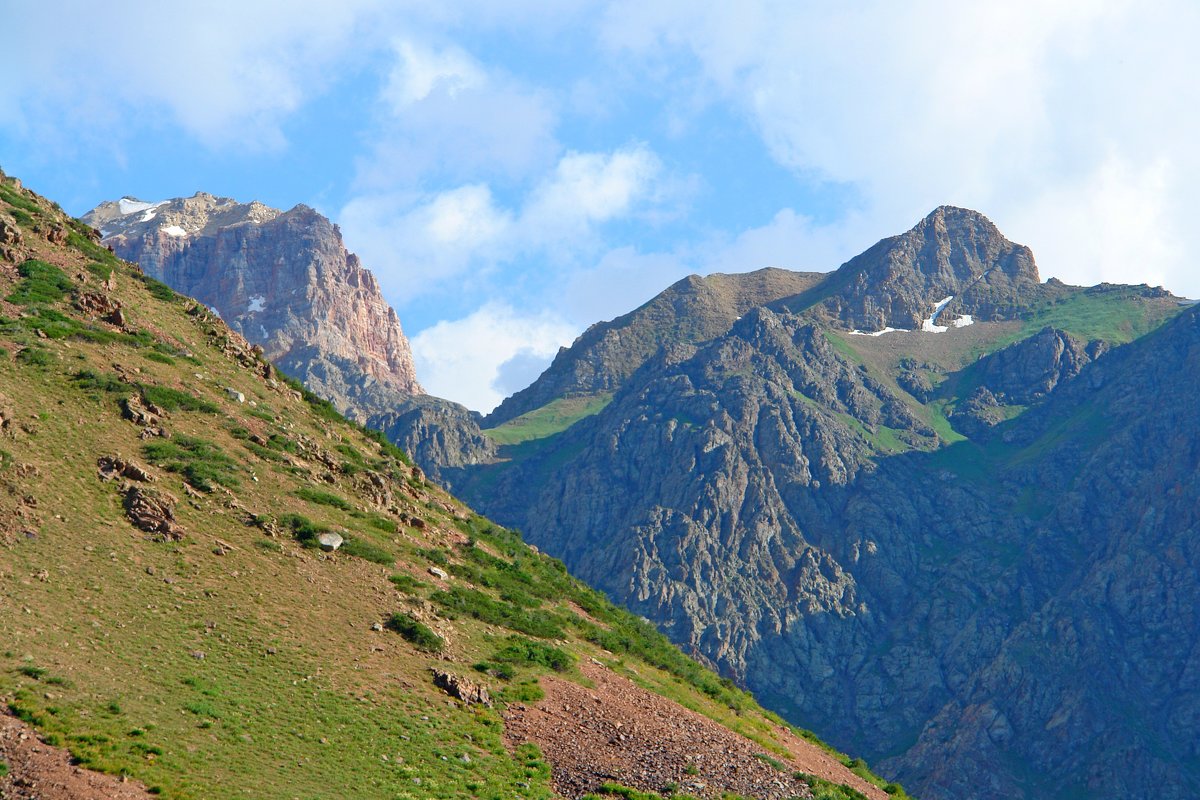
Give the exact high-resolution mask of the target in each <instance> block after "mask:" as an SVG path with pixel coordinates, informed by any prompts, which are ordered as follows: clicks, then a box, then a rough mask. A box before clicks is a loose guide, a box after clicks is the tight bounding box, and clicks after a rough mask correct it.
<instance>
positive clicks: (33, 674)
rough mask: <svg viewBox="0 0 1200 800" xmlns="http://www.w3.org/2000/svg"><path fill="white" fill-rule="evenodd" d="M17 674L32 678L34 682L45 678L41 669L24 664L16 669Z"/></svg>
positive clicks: (44, 671)
mask: <svg viewBox="0 0 1200 800" xmlns="http://www.w3.org/2000/svg"><path fill="white" fill-rule="evenodd" d="M17 672H19V673H21V674H22V675H24V676H25V677H26V678H33V679H34V680H35V681H40V680H41V679H42V678H44V677H46V670H44V669H42V668H41V667H35V666H33V665H31V664H25V665H23V666H21V667H18V668H17Z"/></svg>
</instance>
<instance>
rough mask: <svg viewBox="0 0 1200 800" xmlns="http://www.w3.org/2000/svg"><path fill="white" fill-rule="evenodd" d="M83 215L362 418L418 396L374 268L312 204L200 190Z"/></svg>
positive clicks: (115, 244) (111, 241)
mask: <svg viewBox="0 0 1200 800" xmlns="http://www.w3.org/2000/svg"><path fill="white" fill-rule="evenodd" d="M83 220H84V221H85V222H87V223H88V224H89V225H91V226H93V227H95V228H98V229H99V230H100V232H101V235H102V236H103V237H104V238H103V240H102V241H103V242H104V243H105V244H107V245H109V246H111V247H112V248H113V249H114V250H115V251H116V253H117V254H118V255H119V256H121V257H122V258H125V259H128V260H130V261H136V262H137V263H138V264H139V265H140V266H141V267H142V269H143V270H145V272H146V273H147V274H148V275H150V276H152V277H154V278H156V279H158V280H161V281H163V282H164V283H166V284H168V285H170V286H171V287H172V288H174V289H176V290H178V291H181V292H184V293H185V294H189V295H192V296H193V297H196V298H197V299H199V300H201V301H203V302H204V303H205V304H207V305H208V306H210V307H212V308H214V309H215V310H216V311H217V312H218V313H219V314H220V315H221V316H222V318H224V319H225V321H226V322H227V323H228V324H229V325H230V326H231V327H232V328H234V330H236V331H238V332H239V333H241V334H242V335H243V336H245V337H246V338H247V339H249V340H250V341H251V342H252V343H254V344H258V345H260V346H262V348H263V349H264V351H265V352H266V355H267V357H268V358H270V359H271V360H272V361H274V362H275V363H276V364H278V365H279V366H280V368H281V369H283V370H284V371H286V372H288V373H290V374H291V375H294V376H295V377H298V378H301V379H302V380H304V381H305V382H306V383H307V384H308V385H309V386H310V387H311V388H312V389H313V391H315V392H317V393H318V394H320V395H322V396H323V397H326V398H328V399H330V400H331V401H333V402H334V404H335V405H337V406H338V408H339V409H340V410H342V411H343V412H345V413H349V414H350V415H352V416H354V417H356V418H358V419H360V420H365V419H366V418H367V417H368V416H370V415H371V414H373V413H377V412H378V411H379V410H380V409H381V408H383V407H390V406H391V405H392V404H393V403H395V402H397V401H398V400H399V399H402V398H405V397H409V396H412V395H415V394H421V393H423V390H422V389H421V386H420V384H419V383H418V382H417V378H416V369H415V367H414V365H413V360H412V351H411V349H410V347H409V343H408V339H407V338H406V337H405V335H404V332H403V330H402V329H401V327H400V321H399V319H398V318H397V317H396V312H395V311H394V310H393V309H392V308H391V306H389V305H388V303H387V302H386V301H385V300H384V298H383V293H382V292H381V290H380V288H379V284H378V282H377V281H376V280H375V276H374V275H372V274H371V272H370V271H368V270H367V269H365V268H364V267H363V266H362V264H361V263H360V261H359V259H358V256H356V255H354V254H353V253H350V252H348V251H347V250H346V247H345V245H344V244H343V242H342V236H341V232H340V231H339V230H338V228H337V226H336V225H334V224H333V223H332V222H330V221H329V220H328V219H327V218H325V217H324V216H323V215H321V214H320V213H319V212H317V211H316V210H314V209H312V208H310V207H309V206H305V205H297V206H295V207H293V208H292V209H291V210H289V211H280V210H279V209H275V208H271V207H269V206H267V205H264V204H263V203H260V202H257V201H254V202H250V203H240V202H238V201H237V200H234V199H232V198H228V197H217V196H216V195H213V194H209V193H208V192H196V193H195V194H194V195H192V196H191V197H183V198H174V199H171V200H162V201H158V202H144V201H141V200H138V199H136V198H133V197H124V198H121V199H120V200H115V201H108V202H105V203H101V204H100V205H99V206H97V207H96V208H95V209H93V210H92V211H90V212H88V213H87V214H86V215H84V217H83Z"/></svg>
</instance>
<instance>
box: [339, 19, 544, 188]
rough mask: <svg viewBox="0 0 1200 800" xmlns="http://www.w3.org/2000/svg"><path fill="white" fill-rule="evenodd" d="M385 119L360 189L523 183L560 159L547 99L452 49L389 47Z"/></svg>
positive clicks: (400, 42) (363, 162)
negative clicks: (450, 184)
mask: <svg viewBox="0 0 1200 800" xmlns="http://www.w3.org/2000/svg"><path fill="white" fill-rule="evenodd" d="M391 59H392V66H391V71H390V73H389V76H388V79H387V82H386V84H385V86H384V88H383V89H382V91H381V93H380V98H379V100H380V107H381V112H382V113H381V115H380V116H381V118H380V120H379V121H378V122H377V124H376V130H375V131H374V132H373V133H372V136H371V140H372V144H371V147H370V150H369V151H368V152H367V153H366V154H365V155H364V156H363V157H361V158H360V160H359V168H358V175H357V178H356V183H357V188H358V190H359V191H362V192H370V191H376V192H377V191H394V190H395V189H396V188H397V187H403V188H415V187H417V186H428V185H430V184H431V183H432V184H434V185H445V184H447V183H453V182H456V181H470V182H477V181H481V180H491V179H502V180H505V181H509V182H514V181H517V182H519V181H522V180H525V179H528V178H529V177H530V176H531V175H536V174H538V173H540V172H542V171H544V170H545V169H546V168H548V167H549V166H550V165H552V164H553V163H554V161H555V159H556V158H557V153H558V152H559V150H560V146H559V144H558V142H557V141H556V140H555V138H554V128H555V126H556V125H557V123H558V116H557V113H556V111H555V104H554V102H553V98H552V97H551V96H550V94H549V93H548V92H546V91H544V90H542V89H538V88H535V87H531V86H529V85H527V84H525V83H523V82H521V81H518V80H516V79H514V78H513V77H511V76H509V75H507V74H505V73H504V72H503V71H501V70H498V69H489V68H488V67H486V66H485V65H483V64H481V63H480V62H479V61H478V60H476V59H475V58H474V57H472V56H471V55H470V54H469V53H467V52H466V51H464V50H462V49H461V48H458V47H455V46H449V45H448V46H446V47H442V48H440V49H439V48H434V47H430V46H428V45H424V44H417V43H415V42H413V41H412V40H409V39H397V40H396V41H394V42H393V43H392V45H391Z"/></svg>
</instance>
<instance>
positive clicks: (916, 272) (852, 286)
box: [783, 206, 1053, 331]
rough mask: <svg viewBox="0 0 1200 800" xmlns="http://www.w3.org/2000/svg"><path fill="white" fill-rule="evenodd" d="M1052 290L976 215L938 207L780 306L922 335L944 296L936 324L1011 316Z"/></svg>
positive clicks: (1020, 252)
mask: <svg viewBox="0 0 1200 800" xmlns="http://www.w3.org/2000/svg"><path fill="white" fill-rule="evenodd" d="M1052 288H1053V287H1052V286H1047V285H1043V284H1042V283H1041V280H1040V278H1039V277H1038V269H1037V265H1036V263H1034V259H1033V253H1032V252H1031V251H1030V250H1029V248H1028V247H1025V246H1024V245H1018V244H1014V243H1013V242H1010V241H1009V240H1008V239H1006V238H1005V237H1004V235H1003V234H1002V233H1000V231H999V229H997V228H996V226H995V225H994V224H992V222H991V220H989V219H988V218H987V217H985V216H983V215H982V214H980V213H979V212H977V211H971V210H969V209H965V208H955V207H954V206H941V207H939V208H937V209H935V210H934V211H933V212H932V213H930V214H929V216H927V217H926V218H925V219H923V220H921V221H920V222H919V223H918V224H917V225H916V226H915V227H914V228H913V229H912V230H910V231H908V232H907V233H904V234H901V235H900V236H893V237H890V238H888V239H884V240H883V241H881V242H879V243H878V244H876V245H875V246H874V247H872V248H870V249H869V250H867V251H866V252H864V253H862V254H861V255H859V256H856V257H854V258H852V259H851V260H850V261H848V262H846V263H845V264H843V265H842V266H841V267H839V268H838V269H837V270H836V271H835V272H834V273H832V274H831V275H830V276H829V278H828V279H827V280H825V281H823V282H821V283H820V284H818V285H817V286H815V287H813V288H812V289H810V290H809V291H807V292H805V293H803V294H801V295H799V296H798V297H796V298H791V299H788V300H786V301H784V303H783V305H784V307H786V308H788V309H790V310H793V311H800V310H804V309H805V308H808V307H810V306H813V305H816V306H818V307H819V308H820V310H821V311H823V312H824V313H826V314H828V315H829V316H830V317H832V318H833V319H836V320H838V321H840V322H841V323H842V324H844V325H846V326H848V327H850V328H853V329H861V330H864V331H881V330H884V329H885V328H896V329H899V330H920V329H921V328H922V325H923V324H924V323H925V321H926V320H929V319H930V318H931V317H932V316H933V315H934V313H935V309H937V308H938V307H939V306H938V304H939V303H940V302H941V301H943V300H945V299H946V298H950V300H949V302H948V303H947V304H946V305H945V306H944V307H942V310H941V312H940V313H938V314H937V320H936V322H937V324H939V325H947V324H951V323H953V322H954V321H955V320H958V319H963V318H964V317H966V316H968V315H969V316H970V317H971V318H972V319H975V320H982V321H997V320H1002V319H1013V318H1014V317H1016V316H1017V315H1018V314H1019V313H1020V312H1021V311H1023V310H1025V309H1027V308H1029V306H1030V305H1031V304H1032V303H1033V302H1035V301H1036V300H1037V299H1039V298H1040V297H1041V296H1042V295H1044V294H1045V293H1046V292H1047V291H1048V290H1050V289H1052Z"/></svg>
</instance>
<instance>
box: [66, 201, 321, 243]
mask: <svg viewBox="0 0 1200 800" xmlns="http://www.w3.org/2000/svg"><path fill="white" fill-rule="evenodd" d="M301 208H307V207H305V206H297V207H296V209H301ZM296 209H293V210H296ZM281 213H282V212H281V211H279V209H276V208H271V207H270V206H268V205H265V204H264V203H260V202H258V201H257V200H254V201H251V202H249V203H239V202H238V201H237V200H234V199H233V198H231V197H218V196H216V195H214V194H209V193H208V192H196V193H195V194H194V195H192V196H191V197H177V198H173V199H170V200H159V201H157V202H146V201H143V200H140V199H138V198H136V197H129V196H126V197H122V198H121V199H120V200H108V201H105V202H103V203H101V204H100V205H98V206H96V208H94V209H92V210H91V211H89V212H88V213H87V214H84V216H83V221H84V222H86V223H87V224H89V225H91V226H92V227H93V228H96V229H98V230H99V231H100V234H101V236H104V237H106V238H111V237H114V236H147V235H161V236H168V237H172V238H185V237H188V236H199V235H205V234H211V233H213V232H215V231H216V230H217V229H219V228H222V227H228V226H230V225H236V224H241V223H249V224H255V225H258V224H262V223H264V222H269V221H270V220H273V219H275V218H276V217H278V216H279V215H280V214H281Z"/></svg>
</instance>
